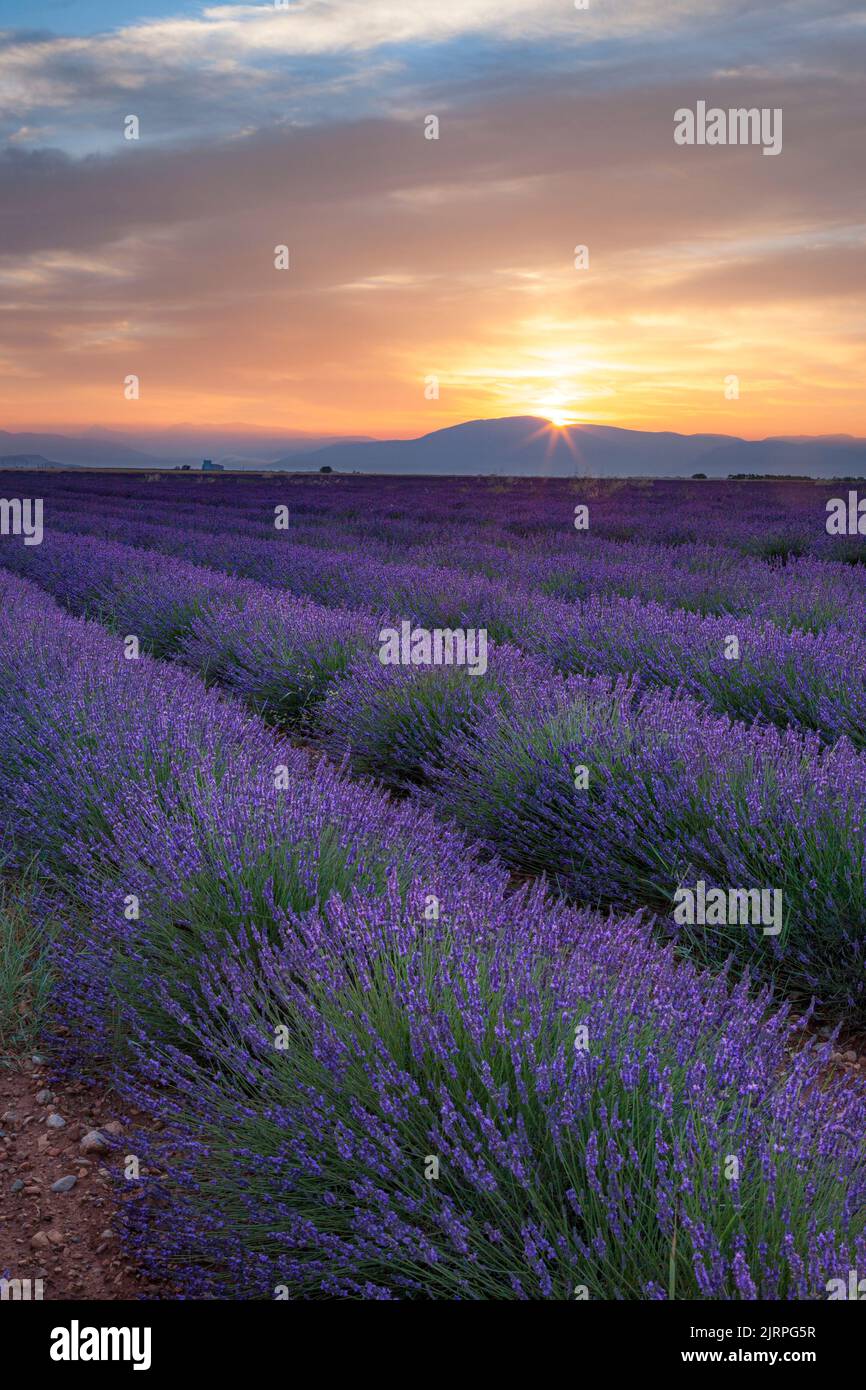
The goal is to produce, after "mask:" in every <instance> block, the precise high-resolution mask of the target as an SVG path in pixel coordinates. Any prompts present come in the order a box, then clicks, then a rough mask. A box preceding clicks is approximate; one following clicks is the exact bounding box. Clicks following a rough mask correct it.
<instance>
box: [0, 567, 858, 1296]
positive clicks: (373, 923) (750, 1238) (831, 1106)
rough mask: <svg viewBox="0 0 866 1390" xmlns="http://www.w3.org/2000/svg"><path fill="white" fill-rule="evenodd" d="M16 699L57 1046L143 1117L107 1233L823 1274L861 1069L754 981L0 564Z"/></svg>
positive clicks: (839, 1234) (611, 1281)
mask: <svg viewBox="0 0 866 1390" xmlns="http://www.w3.org/2000/svg"><path fill="white" fill-rule="evenodd" d="M0 715H2V719H0V793H2V803H3V805H4V808H5V811H4V814H5V827H4V828H5V831H6V833H7V834H8V836H9V837H10V839H11V841H12V842H13V843H14V844H15V845H16V847H17V849H18V852H19V853H20V854H21V855H22V856H25V855H26V856H28V857H29V856H32V855H33V854H38V856H39V859H40V863H41V866H42V871H43V874H44V876H45V881H46V883H48V884H50V885H51V887H52V891H53V893H54V897H55V909H54V910H55V912H57V913H59V914H60V915H61V917H62V923H63V929H62V931H61V933H60V939H59V943H58V950H57V965H58V968H59V970H60V974H61V983H60V986H59V991H58V997H57V1001H56V1004H57V1008H58V1009H59V1010H61V1011H62V1016H63V1018H64V1021H65V1022H66V1024H67V1026H70V1025H72V1026H71V1027H70V1031H69V1033H68V1034H64V1038H65V1039H66V1041H65V1043H64V1046H65V1047H66V1049H67V1054H68V1055H67V1061H68V1062H69V1063H70V1064H73V1063H74V1064H77V1065H79V1066H81V1067H82V1068H85V1069H92V1068H94V1067H98V1066H100V1067H105V1066H111V1067H112V1068H113V1073H114V1075H115V1078H116V1080H117V1083H118V1084H119V1085H120V1086H121V1087H122V1090H123V1093H124V1094H125V1095H126V1096H127V1097H128V1098H129V1099H130V1100H131V1101H133V1102H134V1103H135V1104H136V1105H137V1106H143V1107H145V1108H146V1109H148V1110H149V1111H150V1112H151V1114H152V1116H153V1118H154V1119H155V1120H158V1121H159V1126H158V1127H146V1129H145V1132H143V1133H142V1134H140V1135H137V1136H131V1137H130V1138H129V1140H128V1143H129V1147H130V1151H132V1152H135V1153H137V1154H138V1155H139V1156H140V1158H141V1159H142V1163H143V1176H142V1178H141V1189H140V1193H139V1199H138V1200H136V1201H131V1202H128V1203H126V1204H125V1207H124V1210H125V1212H126V1221H127V1236H128V1240H129V1242H130V1248H131V1249H132V1250H134V1251H135V1252H137V1253H138V1254H139V1256H140V1257H141V1258H142V1259H143V1260H144V1261H145V1262H146V1263H147V1264H148V1266H149V1267H151V1268H152V1269H154V1270H155V1271H158V1272H161V1273H170V1274H171V1276H172V1277H173V1278H175V1279H177V1280H178V1281H179V1282H180V1284H181V1285H182V1286H183V1287H184V1289H185V1290H186V1292H187V1293H189V1294H191V1295H203V1296H226V1295H228V1296H241V1297H275V1296H279V1292H278V1291H279V1290H280V1289H281V1288H283V1287H285V1288H287V1289H288V1291H289V1293H290V1296H292V1297H322V1296H337V1297H373V1298H395V1297H398V1298H402V1297H422V1298H429V1297H448V1298H458V1299H477V1298H488V1297H505V1298H511V1297H515V1298H540V1299H551V1298H552V1299H566V1298H572V1297H575V1296H582V1292H581V1291H585V1292H587V1293H588V1294H589V1296H590V1297H612V1298H617V1297H622V1298H645V1297H659V1296H662V1297H721V1298H750V1297H755V1296H760V1297H769V1298H822V1297H824V1296H825V1291H826V1286H827V1282H828V1280H829V1279H831V1278H837V1277H845V1272H846V1271H847V1270H848V1269H849V1268H852V1267H855V1266H856V1264H857V1261H858V1260H859V1261H860V1263H861V1264H862V1263H863V1262H864V1260H866V1240H864V1237H863V1235H862V1234H861V1232H862V1225H863V1212H864V1209H866V1163H864V1159H863V1152H862V1144H861V1141H860V1139H859V1137H858V1136H859V1134H860V1133H862V1130H863V1125H864V1121H866V1094H864V1087H863V1086H862V1085H860V1084H857V1083H851V1082H848V1081H845V1080H842V1079H833V1078H832V1076H828V1074H827V1072H826V1060H827V1056H828V1053H829V1046H830V1045H829V1044H827V1045H826V1046H824V1047H822V1048H819V1047H816V1046H815V1045H814V1043H812V1042H808V1041H806V1039H805V1038H804V1037H802V1034H801V1030H800V1029H799V1028H798V1027H794V1026H792V1025H791V1024H790V1023H789V1022H788V1021H787V1019H786V1017H785V1015H784V1013H781V1014H778V1013H777V1014H775V1015H773V1014H771V1013H769V1012H768V1000H767V998H766V997H765V996H763V995H755V994H753V993H750V992H749V991H748V989H747V987H746V984H745V983H742V984H740V985H737V986H736V987H733V988H732V987H731V986H730V984H729V983H728V982H727V981H726V980H725V979H724V977H721V976H716V977H712V976H708V975H704V974H701V973H700V972H699V971H697V970H696V969H695V968H694V967H692V966H690V965H689V964H687V963H679V964H678V963H677V962H676V960H675V958H674V956H673V954H672V952H671V951H670V950H669V949H664V948H661V947H659V946H658V945H656V944H655V943H654V942H653V940H652V937H651V935H650V934H649V933H648V932H647V930H646V929H645V928H644V927H643V926H642V925H641V924H640V922H639V921H637V920H635V919H616V918H610V919H607V920H604V919H602V918H600V917H597V916H594V915H592V914H590V913H586V912H576V911H574V910H573V909H568V908H565V907H564V906H561V905H556V904H554V903H551V902H549V901H547V900H546V899H545V898H544V896H543V894H542V892H541V890H540V888H538V887H536V888H534V889H524V890H522V891H520V892H516V893H515V892H509V889H508V875H507V872H506V871H505V870H504V869H503V868H501V867H499V866H498V865H497V864H496V863H495V862H487V863H482V862H481V861H480V860H479V859H478V857H477V855H476V853H475V852H474V851H473V850H472V848H471V846H470V845H469V844H468V843H467V842H466V841H464V840H463V839H462V837H461V836H460V835H459V834H457V833H456V832H453V831H449V830H447V829H445V828H443V827H442V826H441V825H437V824H436V823H435V822H434V821H433V819H432V818H431V817H430V816H429V814H427V813H425V812H424V811H422V810H420V809H419V807H418V805H417V804H416V803H415V802H411V801H406V802H403V803H401V804H397V805H395V804H392V803H389V802H388V801H387V800H386V799H385V798H383V797H382V795H381V794H379V793H377V792H376V791H375V790H373V789H372V788H371V787H369V786H367V785H363V784H356V783H351V782H347V781H346V780H345V779H343V778H342V777H341V776H339V775H338V774H337V773H335V772H334V771H333V770H331V769H329V768H328V767H327V766H326V765H324V764H322V763H318V764H315V765H313V764H310V762H309V761H308V760H307V758H306V757H305V755H304V754H303V753H302V752H300V751H298V750H296V749H293V748H292V747H291V746H290V745H288V744H285V743H282V742H280V741H279V740H275V738H274V736H273V734H272V733H271V732H269V731H268V730H267V728H266V727H265V726H264V725H263V724H261V723H260V722H259V721H258V720H257V719H256V718H255V717H254V716H252V715H250V714H247V713H244V712H243V711H242V709H241V708H240V707H238V706H237V705H236V704H235V703H234V702H233V701H232V700H230V699H227V698H225V697H223V696H220V695H219V694H218V693H216V692H213V691H207V690H206V689H205V688H204V687H203V686H202V685H201V683H200V682H199V681H198V680H197V679H196V678H195V677H194V676H192V675H190V674H188V673H185V672H184V671H182V670H180V669H178V668H176V667H171V666H166V665H164V664H162V663H160V662H158V661H153V660H152V659H149V658H147V657H143V658H141V659H139V660H127V659H126V658H125V656H124V651H123V644H122V642H121V641H120V640H119V639H118V638H117V637H113V636H111V635H110V634H108V633H107V632H105V631H104V630H103V629H102V628H100V627H99V626H98V625H96V624H93V623H88V622H83V621H82V620H80V619H75V618H72V617H70V616H67V615H64V614H63V613H62V612H61V611H60V610H58V609H57V608H56V607H55V605H54V604H53V602H52V601H51V600H50V599H49V598H48V597H47V596H46V595H44V594H42V593H41V592H40V591H39V590H37V589H35V588H34V587H33V586H31V585H29V584H28V583H26V582H24V581H21V580H18V579H16V578H14V577H12V576H4V577H2V578H0ZM131 902H134V904H135V910H134V911H131V910H130V903H131Z"/></svg>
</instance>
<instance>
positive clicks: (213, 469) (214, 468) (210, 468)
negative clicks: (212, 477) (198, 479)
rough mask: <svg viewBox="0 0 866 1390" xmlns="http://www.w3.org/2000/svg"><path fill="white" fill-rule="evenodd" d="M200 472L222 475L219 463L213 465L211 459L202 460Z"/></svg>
mask: <svg viewBox="0 0 866 1390" xmlns="http://www.w3.org/2000/svg"><path fill="white" fill-rule="evenodd" d="M201 471H202V473H222V472H223V465H222V464H221V463H214V461H213V459H202V461H201Z"/></svg>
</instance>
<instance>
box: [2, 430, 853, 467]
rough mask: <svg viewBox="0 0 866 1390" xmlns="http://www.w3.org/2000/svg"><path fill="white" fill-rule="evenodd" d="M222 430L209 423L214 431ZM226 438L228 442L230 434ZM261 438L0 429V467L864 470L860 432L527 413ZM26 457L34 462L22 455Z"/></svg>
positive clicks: (217, 434)
mask: <svg viewBox="0 0 866 1390" xmlns="http://www.w3.org/2000/svg"><path fill="white" fill-rule="evenodd" d="M219 434H220V431H219V430H216V431H215V438H217V437H218V436H219ZM195 442H196V443H201V440H200V439H197V440H196V441H195ZM223 442H228V436H227V435H226V436H224V439H223ZM167 443H168V438H167V436H166V437H165V438H163V439H161V440H160V445H161V446H163V445H165V444H167ZM268 443H269V444H270V446H271V450H272V452H270V451H269V450H268V448H267V447H266V446H265V443H264V441H257V447H256V454H255V455H251V454H249V453H245V452H243V453H242V452H240V451H238V452H234V451H232V450H230V451H229V452H228V453H224V454H223V455H222V457H220V451H219V449H218V448H212V449H210V448H207V447H204V448H203V449H202V451H201V453H199V454H197V455H194V456H189V455H188V456H186V457H168V456H165V455H162V454H160V455H156V454H150V453H145V452H143V451H142V450H140V449H135V448H133V447H131V446H130V445H129V444H126V443H124V442H123V441H122V439H120V438H116V437H114V436H112V435H110V434H109V432H108V431H99V430H92V431H90V432H89V433H88V434H86V435H83V436H81V437H76V436H72V435H60V434H10V433H8V432H5V431H2V430H0V459H2V451H6V457H7V459H10V458H11V459H14V460H19V462H13V463H7V464H3V463H2V461H0V467H2V466H6V467H10V468H12V467H20V468H24V467H28V466H29V467H37V468H38V467H43V468H44V467H48V468H51V467H53V468H58V467H64V468H69V467H76V468H142V469H148V470H155V469H166V468H176V467H178V466H179V465H181V464H188V465H189V466H190V468H192V469H196V470H197V469H199V468H200V467H201V461H202V457H203V456H204V457H208V458H213V459H214V461H218V462H221V463H223V464H224V465H225V467H226V468H228V469H235V470H257V471H267V470H269V469H284V470H287V471H290V472H297V471H307V470H310V471H312V470H318V469H320V468H323V467H328V468H331V469H333V471H334V472H337V473H347V472H356V471H357V472H360V473H386V474H399V473H415V474H418V473H426V474H432V475H434V476H440V477H445V476H448V475H449V474H451V475H472V474H491V473H497V474H506V475H509V474H510V475H513V476H518V477H553V478H569V477H577V478H583V477H596V478H624V477H628V478H640V477H644V478H651V477H662V478H664V477H667V478H688V477H690V476H691V475H692V474H693V473H696V472H700V473H705V474H706V475H707V477H708V478H727V477H728V476H729V475H730V474H736V473H746V474H760V475H770V476H773V475H778V476H781V475H786V476H789V477H813V478H844V477H851V476H855V477H857V476H861V475H863V474H866V440H864V439H855V438H852V437H851V436H850V435H824V436H817V437H813V438H800V437H778V438H770V439H761V440H748V439H740V438H739V437H737V436H736V435H728V434H676V433H673V432H671V431H667V430H627V429H618V428H616V427H615V426H612V425H570V426H566V427H565V428H562V429H558V428H557V427H556V426H554V425H552V424H551V423H550V421H549V420H544V419H540V418H539V417H537V416H534V415H516V416H509V417H506V418H505V419H501V420H470V421H467V422H466V423H465V424H461V425H452V426H449V427H447V428H445V429H441V430H433V431H432V432H431V433H430V434H425V435H422V436H421V437H420V438H418V439H385V440H359V439H344V440H341V441H340V442H339V443H330V444H326V445H324V446H322V445H321V443H320V440H316V441H315V447H310V446H309V445H308V446H307V447H305V448H303V449H301V450H296V443H297V441H296V440H295V441H291V442H289V440H288V436H287V435H284V436H283V438H282V449H283V450H284V451H285V449H286V446H287V443H288V444H289V449H290V451H289V452H277V449H276V447H275V446H276V444H277V437H272V438H271V439H270V440H269V441H268ZM187 445H188V446H189V442H188V441H187ZM154 447H157V446H156V444H154ZM259 449H260V450H261V452H259ZM29 459H35V460H36V462H35V463H33V464H28V463H27V462H23V460H29ZM52 460H58V462H56V463H55V462H52Z"/></svg>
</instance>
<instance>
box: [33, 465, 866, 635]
mask: <svg viewBox="0 0 866 1390" xmlns="http://www.w3.org/2000/svg"><path fill="white" fill-rule="evenodd" d="M163 491H164V490H163ZM288 495H289V494H288V493H286V492H285V491H284V493H283V494H282V499H283V500H282V502H277V503H273V504H272V505H264V501H263V499H260V500H258V501H256V502H249V501H244V503H243V505H239V506H237V507H234V506H228V505H225V506H222V507H219V508H212V509H207V508H204V507H202V506H200V505H195V504H194V503H190V502H179V501H178V500H177V499H164V497H163V494H162V493H160V494H158V495H157V496H156V497H151V498H149V499H148V509H147V519H146V520H143V519H142V517H141V515H140V514H139V513H137V512H136V510H135V509H134V508H131V507H130V503H129V500H128V499H121V500H118V501H112V500H110V499H100V505H99V507H98V509H95V508H94V499H93V498H92V497H88V496H87V495H84V496H78V495H77V494H74V495H73V496H72V497H66V496H55V497H54V498H52V499H51V506H50V514H49V520H50V524H51V525H52V526H54V527H55V528H56V527H61V528H68V529H71V530H74V531H84V532H87V531H90V532H92V533H93V534H98V535H102V536H104V537H106V538H112V539H115V540H120V541H123V542H126V543H128V544H129V543H134V544H140V545H148V546H153V547H154V548H157V549H165V550H167V551H168V552H169V553H172V551H173V550H176V549H177V546H178V543H179V534H178V533H179V531H180V529H181V528H182V529H183V531H184V533H185V535H184V544H185V545H186V546H187V547H188V546H189V543H190V541H193V542H194V548H195V553H196V555H197V557H198V558H200V559H209V557H213V558H212V559H209V562H211V563H215V564H217V565H218V566H219V567H221V568H227V569H233V570H235V571H236V572H239V573H244V574H246V575H248V576H249V577H251V578H256V579H259V580H262V581H263V582H267V583H274V584H277V585H286V586H288V585H290V584H291V582H292V580H291V576H292V573H293V570H294V565H295V556H296V555H297V557H298V559H299V560H300V562H301V564H303V561H304V559H305V558H306V559H307V560H308V561H309V560H310V559H311V558H314V552H315V551H319V552H320V553H321V559H322V562H323V565H324V566H325V567H326V568H333V567H334V566H335V565H337V566H339V565H340V564H342V565H343V566H344V567H345V566H346V564H347V563H348V562H350V561H351V560H352V558H354V556H355V555H356V554H357V553H358V550H359V548H360V549H362V551H363V554H364V556H365V559H366V560H367V561H368V562H369V561H372V562H378V563H380V564H381V563H387V562H391V563H396V564H401V563H402V564H405V563H406V562H407V561H409V560H411V563H412V564H413V565H414V566H421V567H423V568H424V569H426V570H428V571H429V570H430V569H431V567H437V566H441V557H442V555H447V556H448V557H449V566H450V573H449V574H448V576H447V578H448V581H449V582H450V583H452V584H453V583H455V582H456V583H457V585H458V587H459V586H460V585H461V584H462V583H465V579H464V578H463V576H462V575H461V574H460V573H459V571H461V570H462V571H466V572H467V573H470V574H480V575H484V576H486V577H487V578H489V579H496V580H500V581H503V582H506V583H507V584H508V585H509V587H510V588H517V589H519V590H524V589H525V590H529V591H530V592H538V593H540V594H545V595H548V596H551V597H555V598H559V599H563V600H566V601H571V600H574V599H580V598H586V597H588V596H590V595H620V596H625V597H635V598H638V599H641V600H643V601H652V602H658V603H661V604H663V605H664V606H666V607H669V608H684V609H687V610H689V611H692V612H695V613H699V614H702V615H713V614H722V613H731V614H734V615H740V616H745V615H751V616H753V617H755V618H758V619H768V620H770V621H772V622H773V623H775V624H776V625H777V626H781V627H783V628H790V627H795V628H799V627H801V628H805V629H807V630H812V631H820V630H822V629H824V628H826V627H828V626H841V627H844V628H847V629H849V630H852V631H856V632H862V631H863V627H864V624H866V583H864V579H863V576H862V574H861V572H860V570H859V569H858V568H856V567H849V566H843V565H839V564H835V563H832V562H830V561H827V560H816V559H812V558H810V557H808V556H807V557H805V558H803V559H797V558H796V557H792V558H790V559H789V560H788V563H787V564H785V565H783V564H782V563H781V561H780V560H776V561H773V562H770V563H767V562H765V561H762V560H758V559H755V558H751V557H747V556H744V555H742V554H741V553H737V552H735V551H733V550H730V549H727V548H726V547H724V546H720V545H714V544H711V543H709V541H708V540H704V541H703V542H701V543H697V542H695V543H694V544H690V545H661V544H659V543H658V542H657V541H654V540H652V539H643V540H637V539H633V540H630V541H627V542H626V541H621V540H612V539H609V538H607V537H606V536H605V534H604V523H603V521H602V522H601V523H599V525H600V531H599V533H598V534H597V533H596V524H597V523H596V503H595V502H594V501H590V502H588V503H587V504H586V506H587V516H586V517H585V518H584V519H585V520H586V522H587V530H586V531H584V532H582V533H581V534H580V535H577V534H576V533H575V530H574V527H573V525H572V522H573V520H574V518H573V514H572V507H571V505H570V501H569V499H568V498H567V497H563V498H562V504H561V511H560V513H559V516H558V518H557V525H556V529H555V530H554V529H552V528H551V530H550V531H549V532H544V533H537V534H531V535H530V536H528V537H517V536H515V535H511V534H509V533H507V532H504V531H503V530H502V529H501V528H498V527H495V526H491V527H486V526H484V525H483V524H482V525H481V526H480V527H479V528H476V529H474V530H470V529H469V528H467V526H466V525H465V524H463V525H458V524H456V523H454V522H453V521H452V522H450V523H448V524H447V525H445V526H441V527H437V528H436V534H435V538H434V539H433V540H431V539H430V535H429V531H428V528H427V527H426V526H424V525H423V524H421V523H420V522H419V521H414V520H409V521H402V522H401V520H400V519H399V518H386V519H384V522H383V523H377V524H376V525H375V526H374V528H373V530H374V534H373V535H371V534H370V529H371V528H370V523H369V521H368V520H366V519H365V520H358V519H356V518H354V517H346V516H345V515H344V514H342V513H340V512H337V513H336V514H335V515H330V514H327V513H326V514H324V515H320V514H318V513H317V514H313V515H311V514H310V513H308V512H303V511H301V512H300V513H298V512H297V510H296V509H295V508H296V504H295V501H294V498H292V502H291V505H290V503H289V502H288V501H286V498H287V497H288ZM241 496H243V494H241ZM578 505H581V504H578ZM281 508H282V509H283V510H284V511H286V512H287V513H288V515H287V516H286V518H285V520H286V523H287V524H286V530H287V531H288V533H289V534H288V535H286V534H285V533H282V534H279V537H278V539H275V524H274V523H275V512H279V510H280V509H281ZM590 512H591V517H592V520H591V521H590V515H589V513H590ZM814 520H815V521H816V522H817V521H818V520H819V517H818V516H817V514H816V517H815V518H814ZM289 521H290V524H288V523H289ZM215 536H218V537H219V544H218V545H217V547H216V548H214V546H213V541H214V539H215ZM289 536H290V537H291V543H287V542H288V540H289ZM299 547H300V548H299ZM329 552H330V553H329ZM183 553H188V550H184V552H183ZM455 570H456V571H457V573H456V574H455Z"/></svg>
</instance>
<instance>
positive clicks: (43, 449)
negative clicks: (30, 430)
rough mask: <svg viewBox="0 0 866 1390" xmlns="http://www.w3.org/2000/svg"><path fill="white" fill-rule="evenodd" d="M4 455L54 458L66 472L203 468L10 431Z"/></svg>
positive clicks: (2, 445)
mask: <svg viewBox="0 0 866 1390" xmlns="http://www.w3.org/2000/svg"><path fill="white" fill-rule="evenodd" d="M3 454H6V455H7V457H8V456H15V455H19V454H23V455H27V454H35V455H42V456H50V457H51V458H55V459H59V460H60V465H59V466H62V467H64V468H68V467H69V466H70V465H73V464H78V465H80V466H81V467H82V468H165V467H166V466H168V465H170V464H172V463H189V464H196V465H198V466H199V467H200V466H201V459H200V458H199V459H190V458H185V459H164V458H156V457H154V455H152V454H144V453H142V452H141V451H140V450H139V449H130V448H129V447H128V445H126V444H120V443H116V442H115V441H114V440H106V439H96V438H93V437H90V438H86V437H83V438H80V439H79V438H76V436H75V435H66V434H10V433H9V432H8V431H7V430H0V457H2V456H3ZM56 466H58V465H55V467H56Z"/></svg>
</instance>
